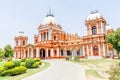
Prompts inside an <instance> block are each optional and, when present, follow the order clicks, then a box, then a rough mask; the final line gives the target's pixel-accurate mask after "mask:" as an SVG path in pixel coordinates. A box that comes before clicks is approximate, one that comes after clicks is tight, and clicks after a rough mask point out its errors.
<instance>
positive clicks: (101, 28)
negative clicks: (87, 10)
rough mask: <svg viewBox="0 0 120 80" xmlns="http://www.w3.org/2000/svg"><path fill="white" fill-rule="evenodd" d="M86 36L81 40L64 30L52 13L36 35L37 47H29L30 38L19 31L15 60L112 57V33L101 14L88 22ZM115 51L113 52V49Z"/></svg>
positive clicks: (96, 13)
mask: <svg viewBox="0 0 120 80" xmlns="http://www.w3.org/2000/svg"><path fill="white" fill-rule="evenodd" d="M85 25H86V27H87V35H86V36H83V37H80V36H79V35H78V34H70V33H66V32H65V31H63V29H62V26H61V25H60V24H58V23H57V21H56V19H55V18H54V15H53V14H51V13H49V14H48V15H47V16H46V18H45V19H44V21H43V23H41V24H40V26H39V27H38V34H37V35H34V44H33V45H32V44H28V37H27V36H26V35H24V33H23V32H20V33H19V34H18V35H17V36H15V47H14V52H15V55H14V57H15V58H35V57H40V58H45V59H48V58H65V57H66V56H80V57H82V58H84V57H85V56H88V57H89V56H110V53H108V52H109V50H110V49H109V48H108V44H106V43H105V36H106V35H107V34H108V33H110V32H112V30H113V29H112V28H110V26H107V23H106V20H105V19H104V17H103V16H102V15H101V14H100V13H99V12H98V11H92V12H91V14H90V15H89V16H88V17H87V19H86V20H85ZM111 50H112V51H114V50H113V49H111Z"/></svg>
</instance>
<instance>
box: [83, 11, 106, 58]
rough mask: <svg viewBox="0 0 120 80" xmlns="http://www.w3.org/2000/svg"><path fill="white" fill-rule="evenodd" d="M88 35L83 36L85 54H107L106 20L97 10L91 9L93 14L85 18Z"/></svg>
mask: <svg viewBox="0 0 120 80" xmlns="http://www.w3.org/2000/svg"><path fill="white" fill-rule="evenodd" d="M85 25H86V27H87V35H86V36H85V37H84V38H83V41H84V45H83V47H84V52H85V53H84V54H85V55H87V56H106V43H105V34H106V29H105V26H106V20H105V19H104V18H103V16H102V15H101V14H100V13H99V12H98V11H97V10H94V11H91V14H90V15H89V16H88V17H87V19H86V20H85Z"/></svg>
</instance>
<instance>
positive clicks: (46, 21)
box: [42, 16, 57, 25]
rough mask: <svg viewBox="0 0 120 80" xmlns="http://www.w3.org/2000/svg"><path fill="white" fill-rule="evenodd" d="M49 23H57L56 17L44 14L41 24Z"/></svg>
mask: <svg viewBox="0 0 120 80" xmlns="http://www.w3.org/2000/svg"><path fill="white" fill-rule="evenodd" d="M49 23H52V24H56V25H57V21H56V19H55V18H54V17H53V16H46V18H45V19H44V21H43V23H42V24H43V25H46V24H49Z"/></svg>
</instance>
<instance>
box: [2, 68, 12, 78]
mask: <svg viewBox="0 0 120 80" xmlns="http://www.w3.org/2000/svg"><path fill="white" fill-rule="evenodd" d="M0 75H1V76H10V75H12V70H11V69H9V70H4V71H3V72H2V73H0Z"/></svg>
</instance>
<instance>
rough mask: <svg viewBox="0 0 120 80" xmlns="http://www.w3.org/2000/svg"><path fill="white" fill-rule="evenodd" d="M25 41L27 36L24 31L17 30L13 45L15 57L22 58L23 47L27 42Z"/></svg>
mask: <svg viewBox="0 0 120 80" xmlns="http://www.w3.org/2000/svg"><path fill="white" fill-rule="evenodd" d="M27 41H28V37H27V36H25V34H24V32H19V34H18V35H17V36H15V47H14V52H15V55H14V57H15V58H23V56H24V55H23V54H24V48H25V47H26V45H27V44H28V43H27Z"/></svg>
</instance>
